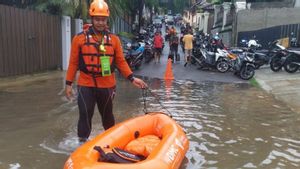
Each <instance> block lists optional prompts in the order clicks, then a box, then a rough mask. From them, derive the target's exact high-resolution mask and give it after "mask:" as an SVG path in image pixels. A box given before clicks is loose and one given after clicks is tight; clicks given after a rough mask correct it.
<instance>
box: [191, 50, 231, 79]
mask: <svg viewBox="0 0 300 169" xmlns="http://www.w3.org/2000/svg"><path fill="white" fill-rule="evenodd" d="M200 52H201V55H196V56H192V58H193V59H194V60H195V62H196V63H197V64H198V65H199V66H200V68H209V67H210V68H216V69H217V70H218V71H219V72H221V73H224V72H227V71H228V70H229V68H230V66H229V63H228V59H227V55H228V51H226V50H224V49H217V52H216V53H213V52H209V51H207V50H206V49H204V48H201V49H200Z"/></svg>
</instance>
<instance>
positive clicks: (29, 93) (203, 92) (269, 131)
mask: <svg viewBox="0 0 300 169" xmlns="http://www.w3.org/2000/svg"><path fill="white" fill-rule="evenodd" d="M51 77H52V78H50V79H47V80H39V81H35V82H32V83H27V84H21V85H16V86H10V87H1V88H0V105H1V106H0V115H1V116H0V118H1V123H0V134H1V139H0V146H1V149H0V157H1V158H0V168H1V169H2V168H3V169H7V168H8V169H40V168H43V169H60V168H62V167H63V165H64V162H65V160H66V159H67V158H68V155H69V154H70V153H71V152H72V151H73V150H74V149H75V148H76V147H77V146H78V142H77V134H76V131H77V120H78V108H77V104H76V101H73V102H69V101H67V100H66V99H65V97H64V93H63V90H62V88H63V87H62V86H63V73H55V74H54V75H51ZM146 81H147V82H148V84H149V86H150V90H151V93H150V92H148V95H147V98H146V100H147V110H148V111H160V110H162V111H165V112H166V113H168V112H169V113H170V114H172V116H173V118H174V119H175V120H176V121H177V122H178V123H180V124H181V126H182V127H183V128H184V130H185V131H186V132H187V136H188V138H189V140H190V149H189V150H188V152H187V154H186V158H185V160H184V161H183V163H182V166H181V169H199V168H300V136H299V134H297V133H300V128H299V123H300V115H299V114H297V113H295V112H292V111H291V110H290V109H289V108H288V107H287V106H286V105H285V104H283V103H282V102H280V101H277V100H276V99H275V98H274V97H273V96H272V95H270V94H268V93H266V92H265V91H263V90H261V89H258V88H256V87H252V86H250V85H249V84H243V83H242V84H233V83H219V82H203V83H196V82H192V81H185V80H179V81H173V82H171V83H165V82H164V81H162V80H159V79H146ZM162 106H163V107H162ZM143 109H144V107H143V98H142V92H141V91H140V90H137V89H136V88H134V87H133V86H132V85H131V84H130V83H129V82H128V81H127V80H124V79H119V80H118V86H117V95H116V98H115V101H114V114H115V117H116V121H117V122H121V121H123V120H126V119H128V118H131V117H135V116H137V115H141V114H143ZM164 109H166V110H164ZM102 131H103V128H102V124H101V120H100V117H99V114H98V113H95V117H94V119H93V131H92V137H94V136H95V135H97V134H99V133H101V132H102Z"/></svg>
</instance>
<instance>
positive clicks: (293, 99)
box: [255, 67, 300, 113]
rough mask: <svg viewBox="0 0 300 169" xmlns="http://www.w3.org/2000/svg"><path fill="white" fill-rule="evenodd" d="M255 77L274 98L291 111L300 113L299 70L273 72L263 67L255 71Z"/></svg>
mask: <svg viewBox="0 0 300 169" xmlns="http://www.w3.org/2000/svg"><path fill="white" fill-rule="evenodd" d="M255 79H256V80H257V82H258V83H259V84H260V86H261V87H262V88H263V89H264V90H266V91H267V92H268V93H270V94H272V95H274V96H275V98H276V99H278V100H281V101H283V102H285V103H286V104H287V105H288V106H289V107H290V108H291V109H292V110H293V111H295V112H297V113H300V72H299V71H298V72H295V73H292V74H291V73H287V72H285V71H284V70H282V71H280V72H273V71H271V69H270V68H268V67H265V68H263V69H259V70H257V71H256V76H255Z"/></svg>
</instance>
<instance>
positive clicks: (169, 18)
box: [165, 15, 174, 25]
mask: <svg viewBox="0 0 300 169" xmlns="http://www.w3.org/2000/svg"><path fill="white" fill-rule="evenodd" d="M165 21H166V23H167V24H168V25H174V17H173V16H172V15H168V16H167V18H166V20H165Z"/></svg>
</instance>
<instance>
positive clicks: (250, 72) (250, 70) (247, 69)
mask: <svg viewBox="0 0 300 169" xmlns="http://www.w3.org/2000/svg"><path fill="white" fill-rule="evenodd" d="M254 74H255V67H254V66H251V65H248V66H243V67H242V69H241V71H240V78H241V79H243V80H249V79H251V78H252V77H253V76H254Z"/></svg>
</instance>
